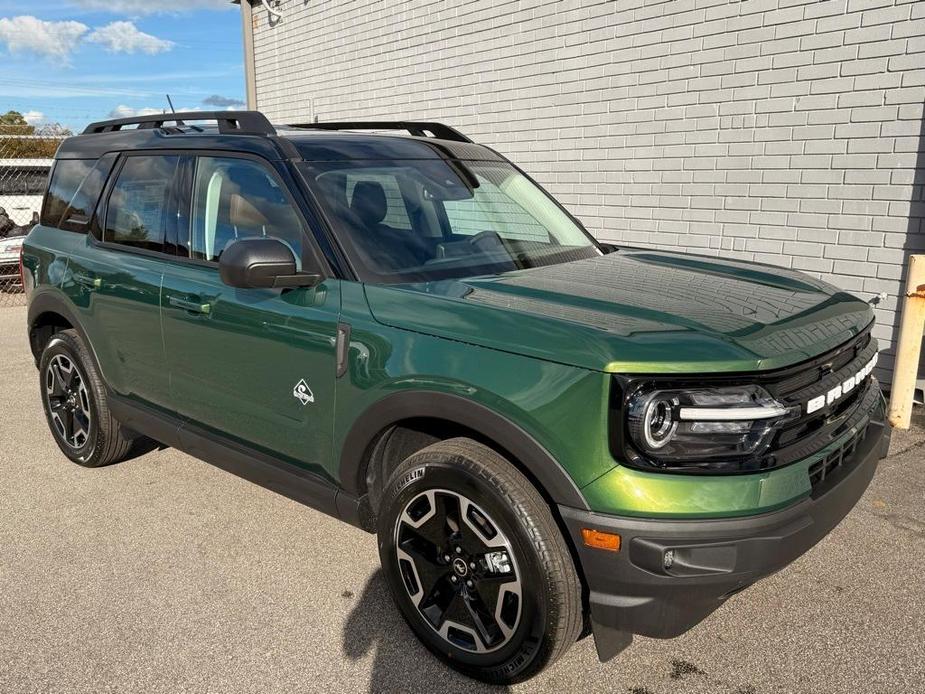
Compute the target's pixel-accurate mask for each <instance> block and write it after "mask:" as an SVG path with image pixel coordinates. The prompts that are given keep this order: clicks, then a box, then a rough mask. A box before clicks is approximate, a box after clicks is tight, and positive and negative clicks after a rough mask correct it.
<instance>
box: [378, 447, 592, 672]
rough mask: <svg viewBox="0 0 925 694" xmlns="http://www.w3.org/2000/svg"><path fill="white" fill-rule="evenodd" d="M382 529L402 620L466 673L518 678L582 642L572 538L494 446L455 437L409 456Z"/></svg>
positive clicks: (396, 477)
mask: <svg viewBox="0 0 925 694" xmlns="http://www.w3.org/2000/svg"><path fill="white" fill-rule="evenodd" d="M378 533H379V555H380V559H381V561H382V565H383V568H384V570H385V574H386V578H387V581H388V584H389V588H390V590H391V592H392V596H393V598H394V599H395V602H396V604H397V605H398V608H399V609H400V611H401V613H402V616H403V617H404V618H405V620H406V621H407V622H408V624H409V625H410V626H411V628H412V629H413V630H414V632H415V633H416V634H417V636H418V638H420V639H421V641H422V642H423V643H424V644H425V645H426V646H427V647H428V648H429V649H430V650H431V652H433V653H434V654H435V655H436V656H437V657H439V658H441V659H442V660H443V661H445V662H446V663H448V664H449V665H450V666H452V667H453V668H455V669H457V670H459V671H461V672H463V673H464V674H466V675H469V676H471V677H475V678H477V679H480V680H483V681H486V682H491V683H493V684H511V683H514V682H520V681H523V680H525V679H528V678H529V677H532V676H533V675H535V674H537V673H538V672H539V671H540V670H542V669H543V668H544V667H546V666H547V665H549V664H551V663H552V662H553V661H554V660H556V659H557V658H558V657H559V656H560V655H562V654H563V653H564V652H565V651H566V650H567V649H568V648H569V647H570V646H571V645H572V644H573V643H574V642H575V640H576V639H577V638H578V635H579V633H580V631H581V628H582V602H581V587H580V583H579V580H578V576H577V574H576V572H575V567H574V564H573V562H572V559H571V557H570V555H569V552H568V548H567V546H566V544H565V540H564V539H563V537H562V534H561V532H560V531H559V528H558V527H557V525H556V523H555V521H554V520H553V517H552V514H551V513H550V510H549V507H548V505H547V504H546V502H545V501H544V500H543V498H542V497H541V496H540V495H539V493H538V492H537V490H536V489H535V488H534V487H533V486H532V485H531V484H530V482H529V481H528V480H527V479H526V478H525V477H524V476H523V475H522V474H521V473H520V472H519V471H518V470H517V469H516V468H515V467H514V466H513V465H512V464H511V463H510V462H508V461H507V460H506V459H505V458H504V457H502V456H501V455H500V454H498V453H497V452H496V451H494V450H493V449H491V448H488V447H487V446H484V445H482V444H480V443H478V442H476V441H473V440H471V439H466V438H458V439H450V440H448V441H441V442H438V443H435V444H433V445H432V446H429V447H427V448H425V449H423V450H421V451H419V452H417V453H415V454H413V455H412V456H410V457H409V458H408V459H407V460H405V461H404V462H403V463H401V465H399V466H398V468H397V469H396V470H395V472H394V473H393V474H392V476H391V477H390V479H389V482H388V484H387V485H386V489H385V491H384V494H383V497H382V504H381V506H380V511H379V529H378Z"/></svg>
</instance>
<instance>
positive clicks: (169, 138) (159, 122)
mask: <svg viewBox="0 0 925 694" xmlns="http://www.w3.org/2000/svg"><path fill="white" fill-rule="evenodd" d="M191 122H194V124H191ZM204 122H206V123H207V124H201V123H204ZM213 123H214V124H213ZM126 126H133V127H130V128H129V127H126ZM357 130H377V131H379V130H384V131H396V132H399V131H404V132H405V133H407V134H404V135H400V134H392V133H391V132H389V133H388V134H384V133H370V132H356V131H357ZM136 149H174V150H214V151H222V150H225V151H238V152H242V151H243V152H250V153H253V154H257V155H260V156H262V157H264V158H266V159H270V160H282V159H296V160H298V159H301V160H305V161H341V160H353V159H430V158H439V157H446V156H449V157H450V158H454V159H456V158H458V159H480V160H493V161H503V160H504V158H503V157H502V156H501V155H499V154H498V153H497V152H495V151H493V150H491V149H489V148H487V147H484V146H482V145H478V144H475V143H474V142H472V141H471V140H469V138H467V137H466V136H465V135H463V134H462V133H460V132H458V131H457V130H454V129H453V128H451V127H449V126H446V125H443V124H441V123H432V122H418V121H383V122H375V121H372V122H369V121H366V122H349V123H308V124H302V125H282V126H273V125H271V124H270V122H269V121H268V120H267V119H266V117H265V116H264V115H263V114H261V113H260V112H258V111H212V112H189V113H175V114H157V115H151V116H139V117H136V118H119V119H114V120H109V121H100V122H98V123H91V124H90V125H89V126H87V128H86V129H85V130H84V132H83V133H82V134H80V135H76V136H74V137H70V138H68V139H66V140H65V141H64V142H62V143H61V146H60V147H59V148H58V152H57V154H56V158H58V159H89V158H98V157H100V156H102V155H103V154H105V153H107V152H118V151H129V150H136Z"/></svg>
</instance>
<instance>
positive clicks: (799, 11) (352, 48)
mask: <svg viewBox="0 0 925 694" xmlns="http://www.w3.org/2000/svg"><path fill="white" fill-rule="evenodd" d="M280 9H281V10H282V11H283V12H284V15H283V17H282V19H280V20H279V21H277V22H270V21H269V20H268V16H267V14H266V13H265V11H264V10H263V9H262V8H261V7H260V6H259V4H258V5H257V6H255V7H254V15H255V22H254V24H255V29H254V52H255V56H254V57H255V70H256V90H257V106H258V108H260V109H261V110H263V111H264V112H266V113H267V114H268V115H269V116H270V117H271V119H273V120H275V121H277V122H295V121H305V120H310V119H311V118H312V117H314V116H315V115H317V116H318V117H319V118H320V119H321V120H345V119H375V118H381V119H421V120H441V121H445V122H447V123H449V124H451V125H453V126H455V127H457V128H459V129H461V130H462V131H463V132H465V133H466V134H468V135H469V136H471V137H473V139H476V140H477V141H479V142H483V143H486V144H488V145H491V146H493V147H495V148H497V149H498V150H499V151H501V152H503V153H504V154H506V155H507V156H509V157H511V158H512V159H513V160H514V161H516V162H518V163H519V164H521V165H522V166H523V167H524V168H525V169H527V170H528V171H529V172H530V173H531V174H533V175H534V176H536V177H537V178H538V179H539V180H540V181H541V182H542V183H543V184H544V185H546V186H547V187H548V188H549V189H550V190H551V191H552V193H553V194H554V195H556V196H557V197H558V198H559V199H560V200H561V201H562V202H563V203H564V204H565V205H566V206H568V207H569V209H570V210H571V211H572V212H574V213H575V214H576V215H577V216H578V217H580V218H581V219H582V220H583V221H584V223H585V224H586V225H587V226H588V227H589V229H591V230H592V231H593V232H594V233H595V234H596V235H597V236H598V237H599V238H601V239H604V240H609V241H614V242H617V243H623V244H627V245H646V246H657V247H663V248H672V249H682V250H690V251H693V252H701V253H710V254H717V255H722V256H728V257H736V258H743V259H746V260H754V261H760V262H766V263H772V264H775V265H782V266H785V267H792V268H796V269H800V270H804V271H806V272H810V273H812V274H814V275H817V276H820V277H824V278H825V279H827V280H829V281H831V282H833V283H834V284H836V285H838V286H840V287H842V288H844V289H846V290H849V291H852V292H855V293H857V294H859V295H861V296H862V297H864V298H870V297H871V296H873V295H875V294H877V293H879V292H881V291H883V292H887V294H888V295H889V296H888V298H887V299H886V300H885V301H884V302H883V303H882V304H880V306H879V307H878V308H877V310H876V313H877V320H878V327H877V330H876V335H877V337H878V338H879V339H880V340H881V343H883V344H884V345H885V346H886V348H887V354H886V358H885V359H884V360H883V363H884V365H885V366H889V365H890V364H891V362H892V342H893V340H894V338H895V332H896V328H897V324H898V318H897V315H896V311H897V301H898V295H899V294H900V291H901V287H902V282H901V280H902V277H903V267H904V263H905V259H906V258H907V256H908V255H909V254H911V253H913V252H923V251H925V222H923V217H925V199H923V188H925V145H923V140H925V137H923V120H922V112H923V102H925V2H921V1H918V2H904V1H903V0H825V1H822V2H819V1H810V0H747V1H744V2H727V1H726V0H670V1H668V2H664V1H655V0H619V1H617V2H613V1H608V2H604V1H601V0H571V1H563V2H551V1H548V0H520V1H513V0H511V1H495V2H491V1H485V0H476V1H473V0H444V1H443V2H439V3H435V2H432V1H431V0H385V1H378V2H373V1H363V0H355V1H353V2H337V1H334V0H282V2H281V5H280ZM881 376H887V373H886V372H885V371H881Z"/></svg>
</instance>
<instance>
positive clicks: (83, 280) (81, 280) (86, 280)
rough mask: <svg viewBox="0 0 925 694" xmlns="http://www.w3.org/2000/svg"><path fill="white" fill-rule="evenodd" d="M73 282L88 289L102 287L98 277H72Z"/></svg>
mask: <svg viewBox="0 0 925 694" xmlns="http://www.w3.org/2000/svg"><path fill="white" fill-rule="evenodd" d="M74 281H75V282H77V284H82V285H83V286H85V287H89V288H90V289H99V288H100V287H102V286H103V280H102V279H101V278H99V277H90V276H89V275H74Z"/></svg>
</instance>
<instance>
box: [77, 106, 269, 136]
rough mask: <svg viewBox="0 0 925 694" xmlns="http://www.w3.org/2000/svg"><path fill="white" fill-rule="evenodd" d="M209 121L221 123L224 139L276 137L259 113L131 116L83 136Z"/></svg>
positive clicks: (102, 123) (92, 127) (88, 130)
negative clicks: (128, 128) (244, 136)
mask: <svg viewBox="0 0 925 694" xmlns="http://www.w3.org/2000/svg"><path fill="white" fill-rule="evenodd" d="M187 120H190V121H201V120H209V121H212V120H214V121H216V122H217V123H218V131H219V132H220V133H222V134H223V135H275V134H276V129H275V128H274V127H273V126H272V125H271V124H270V121H268V120H267V117H266V116H265V115H263V114H262V113H260V112H259V111H186V112H183V113H158V114H153V115H150V116H132V117H131V118H115V119H113V120H103V121H99V122H97V123H90V125H88V126H87V127H86V128H84V131H83V133H82V134H83V135H95V134H99V133H112V132H118V131H120V130H122V128H123V126H126V125H137V126H138V129H139V130H151V129H154V128H160V127H163V125H164V123H174V124H176V125H177V126H182V125H185V123H184V121H187Z"/></svg>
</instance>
